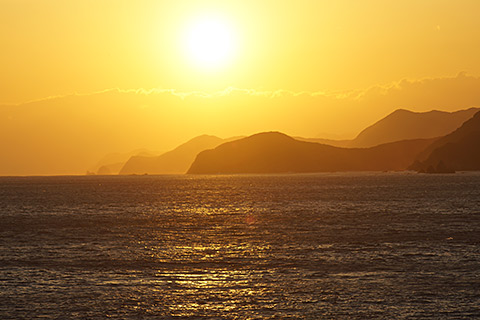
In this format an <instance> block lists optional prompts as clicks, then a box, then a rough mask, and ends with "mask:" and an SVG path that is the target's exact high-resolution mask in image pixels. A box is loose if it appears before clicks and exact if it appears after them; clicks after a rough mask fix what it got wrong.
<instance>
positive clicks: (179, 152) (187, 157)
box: [119, 135, 238, 175]
mask: <svg viewBox="0 0 480 320" xmlns="http://www.w3.org/2000/svg"><path fill="white" fill-rule="evenodd" d="M235 139H238V138H230V139H221V138H218V137H215V136H210V135H202V136H198V137H195V138H193V139H191V140H189V141H187V142H186V143H184V144H182V145H180V146H178V147H177V148H175V149H173V150H171V151H169V152H166V153H164V154H162V155H160V156H155V157H154V156H132V157H131V158H130V159H128V161H127V162H126V163H125V164H124V165H123V166H122V168H121V169H120V173H119V174H121V175H127V174H180V173H181V174H183V173H185V172H186V171H187V170H188V168H189V167H190V165H191V164H192V162H193V160H194V159H195V156H196V155H197V154H198V153H199V152H200V151H203V150H206V149H211V148H215V147H216V146H218V145H220V144H222V143H224V142H228V141H231V140H235Z"/></svg>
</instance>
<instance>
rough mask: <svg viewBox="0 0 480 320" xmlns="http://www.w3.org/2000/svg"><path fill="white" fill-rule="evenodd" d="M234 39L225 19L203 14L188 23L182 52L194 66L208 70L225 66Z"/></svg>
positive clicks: (233, 48) (229, 56)
mask: <svg viewBox="0 0 480 320" xmlns="http://www.w3.org/2000/svg"><path fill="white" fill-rule="evenodd" d="M236 40H237V39H235V35H234V33H233V29H232V27H231V26H230V25H229V24H228V22H227V21H225V20H223V19H221V18H219V17H215V16H203V17H200V18H197V19H194V20H193V21H192V22H191V23H190V24H188V26H187V28H186V32H185V36H184V52H185V55H186V57H187V59H188V60H189V61H190V62H191V63H192V64H193V65H194V66H195V67H197V68H200V69H204V70H207V71H210V70H214V69H218V68H222V67H225V66H226V65H227V64H228V63H229V62H231V61H232V59H233V56H234V54H235V47H236V45H237V44H236Z"/></svg>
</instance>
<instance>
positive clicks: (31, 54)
mask: <svg viewBox="0 0 480 320" xmlns="http://www.w3.org/2000/svg"><path fill="white" fill-rule="evenodd" d="M479 12H480V1H477V0H458V1H449V0H405V1H385V0H364V1H351V0H348V1H347V0H337V1H322V0H318V1H306V0H297V1H274V0H262V1H250V0H243V1H236V0H232V1H182V0H176V1H158V0H136V1H126V0H82V1H76V0H72V1H65V0H42V1H38V0H0V24H1V27H2V28H1V29H2V32H0V43H1V44H2V47H1V50H0V71H1V72H0V88H1V90H0V136H2V137H3V139H2V141H1V142H0V149H2V152H4V154H5V155H6V156H4V157H2V159H1V160H0V175H2V174H35V173H41V174H54V173H83V172H84V171H85V168H88V166H90V165H92V164H93V163H95V162H96V161H97V160H98V159H99V158H101V157H102V156H103V155H105V154H106V153H109V152H128V151H131V150H133V149H138V148H148V149H151V150H168V149H170V148H173V147H175V146H176V145H178V144H179V143H182V142H184V141H186V140H188V139H190V138H192V137H193V136H195V135H200V134H214V135H218V136H221V137H229V136H238V135H248V134H253V133H256V132H260V131H268V130H279V131H282V132H285V133H287V134H291V135H302V136H306V137H316V136H323V137H339V138H351V137H354V136H355V135H356V134H358V132H359V131H360V130H362V129H363V128H365V127H366V126H368V125H370V124H371V123H373V122H375V121H377V120H379V119H380V118H381V117H383V116H385V115H387V114H388V113H390V112H391V111H393V110H395V109H397V108H405V109H410V110H414V111H415V110H416V111H427V110H431V109H440V110H447V111H453V110H457V109H461V108H468V107H470V106H479V105H480V78H479V77H478V76H480V60H479V59H478V57H480V19H478V13H479ZM205 17H207V19H209V17H214V19H217V20H218V21H220V24H218V25H219V27H218V28H219V29H222V25H223V26H224V27H225V30H226V32H227V31H228V32H227V33H226V34H228V36H229V37H230V38H229V41H230V42H231V44H232V46H231V48H230V49H231V51H232V52H230V53H229V56H228V57H227V59H225V61H224V62H223V63H222V64H218V65H216V66H213V65H207V64H205V63H204V62H203V63H204V64H205V65H202V62H201V61H202V60H201V59H200V62H198V61H199V59H194V58H195V56H194V55H195V53H194V52H192V50H193V51H195V48H194V49H192V48H191V46H190V44H191V43H190V42H189V41H191V34H194V35H196V33H195V32H194V33H192V32H191V31H192V30H191V29H192V28H196V27H198V25H199V24H198V21H203V20H205ZM202 19H203V20H202ZM215 28H217V24H215ZM189 34H190V39H189V38H188V37H189V36H188V35H189ZM213 45H215V44H213ZM188 48H189V49H188ZM197 58H198V57H197ZM195 61H196V62H195ZM214 62H215V61H214ZM461 72H465V73H461ZM404 79H408V80H404ZM228 88H230V89H228ZM232 88H235V89H232ZM226 89H227V90H226ZM31 101H34V102H31ZM34 158H35V159H37V160H38V161H37V163H32V162H31V161H32V160H31V159H34Z"/></svg>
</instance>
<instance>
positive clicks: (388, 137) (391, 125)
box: [297, 108, 480, 148]
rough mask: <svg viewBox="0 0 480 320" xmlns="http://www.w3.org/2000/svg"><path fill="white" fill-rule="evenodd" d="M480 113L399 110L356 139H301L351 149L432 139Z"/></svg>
mask: <svg viewBox="0 0 480 320" xmlns="http://www.w3.org/2000/svg"><path fill="white" fill-rule="evenodd" d="M478 111H480V108H470V109H467V110H459V111H456V112H444V111H438V110H433V111H429V112H413V111H409V110H404V109H398V110H396V111H394V112H392V113H391V114H389V115H388V116H386V117H385V118H383V119H381V120H379V121H377V122H376V123H374V124H373V125H371V126H369V127H367V128H366V129H364V130H363V131H361V132H360V133H359V134H358V135H357V137H356V138H355V139H353V140H331V139H303V138H297V139H299V140H304V141H310V142H318V143H323V144H328V145H332V146H337V147H351V148H367V147H373V146H378V145H380V144H383V143H388V142H394V141H401V140H411V139H429V138H435V137H441V136H444V135H446V134H448V133H450V132H452V131H453V130H455V129H457V128H458V127H460V126H461V125H462V123H464V122H465V121H467V120H468V119H470V118H471V117H472V116H473V115H474V114H475V113H476V112H478Z"/></svg>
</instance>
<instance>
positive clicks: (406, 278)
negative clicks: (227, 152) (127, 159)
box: [0, 172, 480, 319]
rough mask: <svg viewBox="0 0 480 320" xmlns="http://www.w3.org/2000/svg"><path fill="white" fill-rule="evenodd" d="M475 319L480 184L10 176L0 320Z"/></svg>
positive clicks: (367, 178)
mask: <svg viewBox="0 0 480 320" xmlns="http://www.w3.org/2000/svg"><path fill="white" fill-rule="evenodd" d="M465 318H480V173H479V172H472V173H466V172H460V173H456V174H438V175H428V174H416V173H324V174H286V175H212V176H196V175H163V176H56V177H0V319H465Z"/></svg>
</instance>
